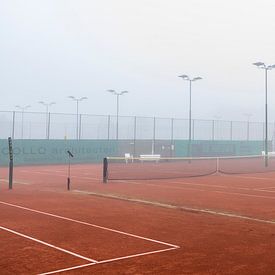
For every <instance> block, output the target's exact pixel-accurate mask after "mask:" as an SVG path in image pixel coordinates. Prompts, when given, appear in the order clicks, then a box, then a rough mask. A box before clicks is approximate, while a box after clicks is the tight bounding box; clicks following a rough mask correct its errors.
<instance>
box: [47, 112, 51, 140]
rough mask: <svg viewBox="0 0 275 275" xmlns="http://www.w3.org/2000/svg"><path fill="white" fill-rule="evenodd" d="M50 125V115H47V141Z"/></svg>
mask: <svg viewBox="0 0 275 275" xmlns="http://www.w3.org/2000/svg"><path fill="white" fill-rule="evenodd" d="M50 123H51V113H50V112H49V114H48V125H47V139H50Z"/></svg>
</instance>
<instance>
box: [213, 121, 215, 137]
mask: <svg viewBox="0 0 275 275" xmlns="http://www.w3.org/2000/svg"><path fill="white" fill-rule="evenodd" d="M214 139H215V120H214V119H213V120H212V140H214Z"/></svg>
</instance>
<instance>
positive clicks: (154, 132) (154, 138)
mask: <svg viewBox="0 0 275 275" xmlns="http://www.w3.org/2000/svg"><path fill="white" fill-rule="evenodd" d="M155 141H156V118H155V117H154V118H153V140H152V155H153V154H154V153H155Z"/></svg>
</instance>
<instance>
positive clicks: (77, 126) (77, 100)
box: [68, 96, 88, 139]
mask: <svg viewBox="0 0 275 275" xmlns="http://www.w3.org/2000/svg"><path fill="white" fill-rule="evenodd" d="M68 98H71V99H72V100H73V101H75V102H76V139H79V137H80V131H79V119H78V104H79V101H82V100H85V99H88V98H87V97H86V96H84V97H79V98H76V97H74V96H68Z"/></svg>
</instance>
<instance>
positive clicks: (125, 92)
mask: <svg viewBox="0 0 275 275" xmlns="http://www.w3.org/2000/svg"><path fill="white" fill-rule="evenodd" d="M127 93H129V92H128V91H122V92H121V94H122V95H123V94H127Z"/></svg>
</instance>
